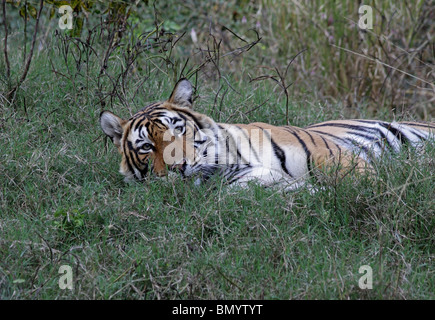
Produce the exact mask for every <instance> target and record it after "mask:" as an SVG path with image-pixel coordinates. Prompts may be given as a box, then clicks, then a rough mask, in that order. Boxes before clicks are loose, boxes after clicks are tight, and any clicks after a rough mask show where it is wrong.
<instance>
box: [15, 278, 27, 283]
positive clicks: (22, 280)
mask: <svg viewBox="0 0 435 320" xmlns="http://www.w3.org/2000/svg"><path fill="white" fill-rule="evenodd" d="M25 281H26V280H24V279H16V280H14V281H12V283H24V282H25Z"/></svg>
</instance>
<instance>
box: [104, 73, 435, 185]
mask: <svg viewBox="0 0 435 320" xmlns="http://www.w3.org/2000/svg"><path fill="white" fill-rule="evenodd" d="M193 93H194V88H193V86H192V84H191V83H190V82H189V80H187V79H185V78H183V79H180V80H179V81H178V82H177V84H176V85H175V87H174V89H173V91H172V93H171V95H170V97H169V99H168V100H166V101H163V102H156V103H152V104H150V105H148V106H147V107H145V108H143V109H141V110H140V111H138V112H137V113H135V114H134V115H133V116H132V117H131V118H129V119H128V120H125V119H122V118H120V117H118V116H117V115H115V114H114V113H112V112H110V111H103V112H101V114H100V125H101V128H102V130H103V132H104V133H105V134H106V135H107V136H108V137H109V138H110V139H111V141H112V142H113V143H114V145H115V146H116V147H117V149H118V151H119V153H120V154H121V156H122V159H121V164H120V170H119V171H120V173H121V174H122V175H123V176H124V177H125V181H127V182H129V181H132V180H139V181H143V180H145V179H146V177H147V176H149V174H150V173H151V174H152V175H155V176H157V177H165V176H167V175H168V174H170V173H172V174H173V173H178V174H180V175H181V176H182V177H184V178H188V177H192V178H193V179H194V181H195V182H194V183H195V184H201V183H203V182H205V181H207V180H209V179H210V177H212V176H222V177H223V178H224V181H225V183H226V184H228V185H238V186H242V187H245V186H247V185H248V184H249V183H250V182H252V181H254V182H256V183H259V184H261V185H263V186H266V187H267V186H279V187H282V188H284V189H286V190H294V189H297V188H299V187H300V186H302V185H307V184H309V183H308V180H310V177H312V174H313V172H314V171H315V170H319V169H320V170H325V169H326V168H330V167H333V166H338V167H339V170H340V172H344V171H346V170H355V171H356V172H367V171H370V170H372V169H373V168H372V165H371V163H372V162H373V159H375V158H379V157H381V156H383V155H384V154H394V153H398V152H399V151H400V150H401V148H402V147H403V146H405V145H408V146H413V147H419V146H422V144H423V143H424V142H425V141H427V140H432V139H433V138H434V133H435V123H433V122H428V123H419V122H411V121H407V122H385V121H379V120H364V119H354V120H331V121H326V122H321V123H317V124H312V125H309V126H307V127H305V128H299V127H296V126H291V125H285V126H275V125H271V124H267V123H262V122H254V123H250V124H227V123H217V122H215V121H214V120H213V119H212V118H210V117H209V116H207V115H205V114H202V113H199V112H196V111H194V110H193V107H192V105H193Z"/></svg>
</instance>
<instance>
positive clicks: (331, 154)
mask: <svg viewBox="0 0 435 320" xmlns="http://www.w3.org/2000/svg"><path fill="white" fill-rule="evenodd" d="M320 138H322V140H323V142H324V143H325V146H326V148H327V149H328V150H329V155H330V156H331V157H333V156H334V153H333V152H332V150H331V148H330V147H329V144H328V141H326V139H325V138H323V137H322V136H320ZM331 143H333V142H332V141H331ZM334 144H335V146H336V147H338V149H339V150H340V152H341V149H340V146H339V145H337V144H336V143H334Z"/></svg>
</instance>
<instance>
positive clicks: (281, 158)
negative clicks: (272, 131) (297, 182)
mask: <svg viewBox="0 0 435 320" xmlns="http://www.w3.org/2000/svg"><path fill="white" fill-rule="evenodd" d="M253 126H255V127H257V128H260V129H261V130H262V131H263V132H264V129H263V128H262V127H259V126H257V125H253ZM266 132H267V131H266ZM269 138H270V143H271V145H272V148H273V152H274V153H275V156H276V157H277V158H278V159H279V161H280V163H281V168H282V170H283V171H284V172H285V173H287V174H288V175H289V176H290V177H292V178H293V175H292V174H290V172H289V171H288V170H287V167H286V165H285V153H284V151H283V150H282V149H281V148H280V147H279V146H278V145H277V144H276V143H275V141H273V139H272V135H270V137H269Z"/></svg>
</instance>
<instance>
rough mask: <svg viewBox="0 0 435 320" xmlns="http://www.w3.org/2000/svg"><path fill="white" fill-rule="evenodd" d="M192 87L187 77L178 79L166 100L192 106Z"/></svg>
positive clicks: (187, 106) (179, 104) (182, 105)
mask: <svg viewBox="0 0 435 320" xmlns="http://www.w3.org/2000/svg"><path fill="white" fill-rule="evenodd" d="M192 96H193V87H192V85H191V84H190V82H189V80H187V79H184V78H183V79H180V80H179V81H178V82H177V84H176V85H175V88H174V90H173V91H172V93H171V97H170V98H169V100H168V102H170V103H173V104H176V105H178V106H180V107H184V108H189V109H191V108H192Z"/></svg>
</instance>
